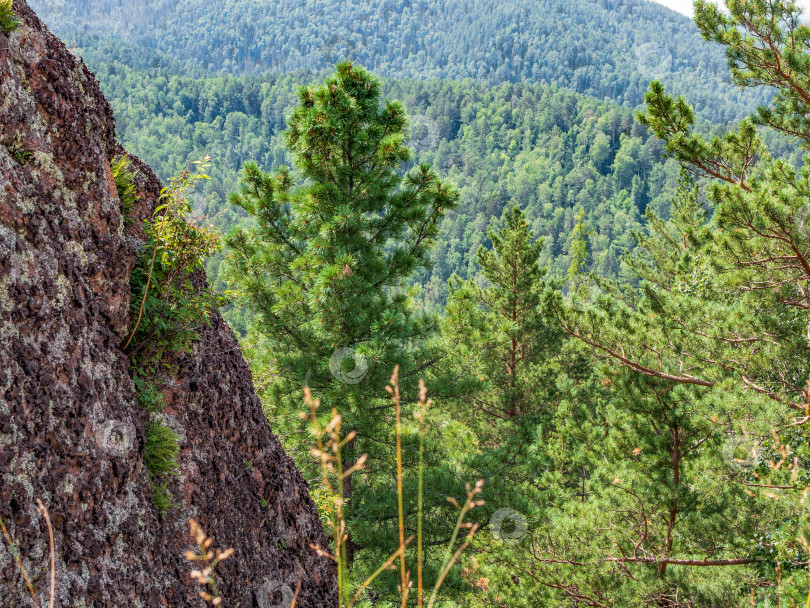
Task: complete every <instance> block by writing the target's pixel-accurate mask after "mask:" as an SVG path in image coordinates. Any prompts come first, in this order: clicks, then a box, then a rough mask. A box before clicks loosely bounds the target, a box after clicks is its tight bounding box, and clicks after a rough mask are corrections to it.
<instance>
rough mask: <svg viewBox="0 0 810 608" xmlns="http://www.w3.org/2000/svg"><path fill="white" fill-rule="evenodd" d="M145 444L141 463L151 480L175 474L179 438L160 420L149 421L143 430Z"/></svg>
mask: <svg viewBox="0 0 810 608" xmlns="http://www.w3.org/2000/svg"><path fill="white" fill-rule="evenodd" d="M145 433H146V442H145V445H144V450H143V461H144V464H145V465H146V470H147V471H149V474H150V475H151V476H152V477H153V478H160V477H162V476H164V475H170V474H171V475H176V474H177V455H178V454H179V453H180V445H179V443H178V441H179V437H178V436H177V433H175V432H174V431H173V430H172V429H170V428H169V427H167V426H166V425H165V424H163V422H161V421H160V420H157V419H154V420H151V421H150V422H149V423H148V424H147V425H146V428H145Z"/></svg>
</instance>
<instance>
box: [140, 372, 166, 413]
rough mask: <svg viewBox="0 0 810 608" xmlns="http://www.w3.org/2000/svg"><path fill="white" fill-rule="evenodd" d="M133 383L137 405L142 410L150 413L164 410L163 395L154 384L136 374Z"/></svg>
mask: <svg viewBox="0 0 810 608" xmlns="http://www.w3.org/2000/svg"><path fill="white" fill-rule="evenodd" d="M133 382H134V383H135V390H136V395H137V398H138V405H140V406H141V407H142V408H143V409H145V410H147V411H148V412H150V413H158V412H162V411H163V410H164V409H165V408H166V402H165V401H164V399H163V394H162V393H161V392H160V389H158V387H157V386H156V385H155V384H154V383H152V382H150V381H149V380H146V379H144V378H142V377H141V376H140V375H137V374H136V375H135V376H134V377H133Z"/></svg>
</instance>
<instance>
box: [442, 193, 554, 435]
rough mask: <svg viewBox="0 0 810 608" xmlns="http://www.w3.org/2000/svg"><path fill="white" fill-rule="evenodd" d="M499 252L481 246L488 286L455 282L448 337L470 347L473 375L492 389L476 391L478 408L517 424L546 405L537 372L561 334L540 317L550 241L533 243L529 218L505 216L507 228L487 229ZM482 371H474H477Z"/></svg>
mask: <svg viewBox="0 0 810 608" xmlns="http://www.w3.org/2000/svg"><path fill="white" fill-rule="evenodd" d="M487 236H488V237H489V240H490V241H491V242H492V249H491V250H490V249H487V248H485V247H480V248H479V250H478V266H479V267H480V271H481V276H482V277H483V279H485V282H486V285H485V286H481V285H479V284H477V283H476V282H475V281H463V282H462V281H461V280H460V279H459V278H458V277H453V278H452V279H451V281H450V285H449V287H450V299H449V302H448V306H447V314H446V319H445V327H444V331H445V334H446V336H447V338H448V339H449V340H450V341H451V342H452V341H455V342H458V343H459V344H461V345H463V346H462V348H463V349H464V350H466V351H467V355H465V356H463V357H460V358H459V359H460V360H462V361H465V362H466V363H467V367H468V372H472V373H473V374H474V375H476V376H478V377H480V378H483V379H484V380H485V383H486V384H487V385H488V386H489V389H484V390H483V391H482V390H480V387H478V390H476V391H475V393H476V394H474V395H472V397H471V399H472V404H473V406H474V408H475V409H477V410H478V411H479V413H480V414H483V415H484V416H486V417H488V418H499V419H505V420H508V419H514V418H519V417H521V416H523V415H525V414H528V413H529V412H530V409H531V407H532V404H535V403H537V402H538V401H540V400H541V399H540V395H539V394H538V392H537V391H538V386H537V385H538V383H541V384H542V382H543V379H542V378H539V377H538V375H537V374H535V373H533V371H532V367H533V366H534V365H536V364H537V363H538V361H540V360H541V359H542V355H543V354H544V353H546V352H548V351H549V350H550V349H551V347H552V345H553V344H554V343H555V340H557V339H558V338H559V332H557V331H556V330H555V329H551V328H550V326H547V325H546V324H545V323H544V321H543V318H542V316H541V314H540V311H539V304H540V295H541V293H542V291H543V288H544V285H545V283H544V277H545V274H546V271H545V269H544V268H541V267H540V265H539V263H538V258H539V256H540V252H541V250H542V247H543V241H542V240H537V241H534V240H533V235H532V232H531V230H529V225H528V223H527V222H526V219H525V216H524V215H523V212H522V211H521V210H520V209H518V208H517V207H516V208H514V209H507V210H505V211H504V213H503V216H502V218H501V220H500V225H499V226H497V228H496V224H495V223H493V224H492V225H490V226H489V227H488V228H487ZM473 369H474V371H473Z"/></svg>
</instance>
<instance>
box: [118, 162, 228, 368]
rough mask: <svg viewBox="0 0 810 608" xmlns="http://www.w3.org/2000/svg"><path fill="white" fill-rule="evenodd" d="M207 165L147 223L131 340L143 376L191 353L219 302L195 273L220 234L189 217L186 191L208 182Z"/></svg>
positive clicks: (173, 189)
mask: <svg viewBox="0 0 810 608" xmlns="http://www.w3.org/2000/svg"><path fill="white" fill-rule="evenodd" d="M205 167H206V165H205V164H204V162H203V163H198V168H197V171H196V173H193V174H192V173H191V172H190V171H184V172H182V173H180V174H179V175H178V176H177V177H176V178H174V179H173V180H172V182H171V184H170V185H169V186H167V187H166V188H164V189H163V191H162V193H161V198H160V202H161V204H160V205H159V206H158V207H157V209H155V212H154V216H153V218H152V219H151V220H148V221H146V222H145V224H144V232H145V234H146V237H147V240H146V246H145V248H144V250H143V253H142V254H141V260H140V263H139V264H138V265H137V266H136V267H135V269H134V270H133V272H132V276H131V279H130V281H131V285H132V314H133V319H134V326H133V329H132V333H131V335H130V337H129V340H128V341H127V344H126V347H129V351H128V352H129V353H130V356H131V358H132V361H133V367H134V368H135V369H138V370H141V373H145V372H146V370H154V369H156V368H157V367H159V366H161V365H164V366H165V365H168V363H167V361H166V359H167V355H168V354H169V353H172V352H178V351H188V350H189V349H190V348H191V344H192V342H193V341H194V340H196V339H198V336H199V334H198V330H199V327H200V326H201V325H203V324H204V323H206V322H207V320H208V316H209V314H210V312H211V310H213V309H214V308H215V307H216V305H217V304H218V303H219V298H218V297H217V296H216V295H215V294H214V293H213V291H212V290H211V289H210V287H209V286H208V285H205V284H203V285H200V281H199V280H198V281H197V283H196V284H195V273H196V272H199V271H200V270H201V269H202V264H203V262H204V260H205V259H206V257H207V256H209V255H211V254H213V253H215V252H216V251H217V250H218V249H219V235H218V233H217V232H216V230H214V229H212V228H210V227H207V226H200V225H198V223H196V222H195V221H194V220H192V219H191V218H189V214H190V213H191V205H190V203H189V202H188V198H187V195H188V192H189V191H190V190H191V189H192V188H193V187H194V184H195V182H196V181H198V180H200V179H205V178H206V175H205V173H204V171H205Z"/></svg>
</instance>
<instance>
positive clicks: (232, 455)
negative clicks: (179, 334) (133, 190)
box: [0, 0, 337, 608]
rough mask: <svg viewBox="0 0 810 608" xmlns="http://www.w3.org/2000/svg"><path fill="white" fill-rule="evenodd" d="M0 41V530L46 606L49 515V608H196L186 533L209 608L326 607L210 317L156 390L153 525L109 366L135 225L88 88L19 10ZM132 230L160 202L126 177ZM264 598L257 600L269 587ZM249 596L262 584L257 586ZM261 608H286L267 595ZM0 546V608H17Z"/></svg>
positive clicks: (296, 503)
mask: <svg viewBox="0 0 810 608" xmlns="http://www.w3.org/2000/svg"><path fill="white" fill-rule="evenodd" d="M15 10H16V11H17V12H18V13H19V15H20V17H21V19H22V21H23V23H22V24H21V26H20V27H19V28H18V29H16V30H15V31H13V32H12V33H10V34H9V35H5V34H2V33H0V517H2V519H3V520H4V522H5V524H6V525H7V527H8V529H9V532H10V533H11V535H12V536H13V538H14V540H15V543H16V545H17V547H18V548H19V551H20V553H21V555H22V557H23V563H24V564H25V566H26V568H27V570H28V572H29V574H30V575H31V577H32V579H33V580H34V581H35V586H36V587H37V589H38V590H39V591H40V601H41V602H42V604H43V605H47V604H46V602H45V597H46V592H47V587H48V585H47V574H48V541H47V538H48V536H47V530H46V528H45V525H44V522H43V520H42V518H41V517H40V515H39V514H38V513H37V511H36V505H35V501H36V499H38V498H39V499H42V500H43V502H44V503H45V504H46V505H47V507H48V509H49V511H50V514H51V517H52V519H53V523H54V529H55V535H56V558H57V559H56V588H57V593H56V606H59V607H68V606H70V607H85V606H93V607H123V606H128V607H129V606H132V607H136V606H143V607H151V606H171V607H181V606H202V605H203V603H202V600H200V599H199V598H198V597H197V592H198V588H197V587H196V586H195V585H196V584H195V583H193V582H192V581H191V580H190V579H189V576H188V574H189V571H190V570H191V567H190V566H189V564H188V563H187V562H186V561H185V559H184V558H183V552H184V551H185V550H187V549H192V548H193V546H192V544H191V542H190V540H189V537H188V519H189V517H195V518H197V519H198V520H199V521H200V523H201V524H202V525H203V526H204V527H205V529H206V530H207V531H208V532H209V533H210V534H211V535H212V536H214V538H215V540H216V546H220V547H233V548H234V550H235V554H234V556H233V557H232V558H231V559H229V560H227V561H226V562H225V563H224V564H223V565H222V566H221V567H220V568H219V582H220V590H221V592H222V596H223V599H224V603H223V605H224V606H228V607H243V608H247V607H252V606H272V605H274V602H273V601H271V600H269V599H268V600H264V601H262V600H260V599H259V597H258V595H257V593H258V592H259V591H260V589H261V588H262V587H263V586H264V585H265V583H266V582H268V581H271V582H272V581H275V582H276V584H275V586H279V585H281V584H286V585H288V586H289V587H291V588H292V589H295V586H296V584H297V582H298V580H299V575H300V578H301V581H302V588H301V593H300V596H299V599H298V602H297V606H299V607H301V608H308V607H318V608H324V607H328V606H334V605H335V604H336V599H337V592H336V584H335V574H334V569H333V567H332V565H331V564H330V563H329V561H328V560H327V559H326V558H323V557H319V556H318V555H317V554H316V552H315V551H313V549H312V548H311V545H312V544H315V545H319V546H325V545H326V543H327V540H326V538H325V536H324V534H323V531H322V529H321V526H320V523H319V520H318V516H317V512H316V510H315V507H314V505H313V503H312V501H311V500H310V498H309V494H308V488H307V485H306V483H305V482H304V480H303V479H302V477H301V475H300V473H299V472H298V471H297V470H296V469H295V467H294V465H293V463H292V461H291V460H290V458H289V457H288V456H287V455H286V454H285V453H284V451H283V449H282V448H281V445H280V444H279V441H278V439H277V438H276V437H275V436H274V435H273V434H272V432H271V430H270V428H269V426H268V423H267V421H266V419H265V417H264V415H263V413H262V407H261V404H260V402H259V400H258V398H257V397H256V394H255V392H254V390H253V386H252V382H251V376H250V371H249V369H248V367H247V365H246V364H245V361H244V360H243V358H242V356H241V354H240V351H239V346H238V344H237V342H236V339H235V338H234V336H233V334H232V332H231V330H230V329H229V328H228V326H227V325H226V324H225V322H224V321H223V320H222V318H221V317H219V316H218V315H215V316H214V317H213V319H212V321H211V323H210V326H208V327H206V328H204V329H203V330H202V331H201V340H199V341H198V342H197V343H195V345H194V349H193V350H194V352H193V353H191V354H183V355H178V356H177V363H178V365H179V368H178V369H179V372H178V373H176V374H174V375H173V376H172V377H170V378H165V379H164V381H163V383H162V385H163V388H164V394H165V396H166V401H167V403H168V408H167V409H166V411H165V412H164V414H163V415H164V418H165V422H166V423H167V424H168V426H170V427H172V428H173V429H174V430H175V431H176V432H177V433H178V434H179V435H180V437H181V454H180V457H179V462H180V468H181V471H180V475H179V476H178V477H177V478H176V479H173V480H172V481H171V482H170V489H171V490H172V493H173V494H174V496H175V499H176V500H177V502H178V503H180V506H178V507H176V508H174V509H172V510H170V512H169V513H168V514H167V515H166V516H165V517H164V518H162V519H161V518H160V517H159V516H158V513H157V511H156V509H155V507H154V505H153V501H152V496H151V488H150V484H149V481H148V478H147V473H146V470H145V467H144V465H143V458H142V456H143V443H144V434H143V421H144V413H143V411H142V410H141V409H140V407H139V406H138V404H137V402H136V399H135V390H134V386H133V383H132V380H131V378H130V375H129V361H128V358H127V356H126V355H125V353H124V352H123V351H122V349H121V343H122V341H123V340H124V338H125V337H126V333H127V328H128V327H129V325H130V306H129V302H130V286H129V276H130V273H131V271H132V268H133V266H134V265H135V263H136V259H137V255H138V250H139V247H140V239H139V229H138V224H139V222H137V221H136V222H135V223H134V224H133V225H132V227H131V228H126V227H125V225H124V221H123V217H122V208H121V202H120V200H119V198H118V195H117V193H116V190H115V185H114V183H113V180H112V174H111V172H110V165H109V161H110V159H111V158H113V157H114V156H115V155H116V153H118V152H119V149H118V146H117V144H116V141H115V129H114V121H113V117H112V113H111V111H110V107H109V105H108V104H107V102H106V100H105V99H104V97H103V96H102V94H101V92H100V89H99V86H98V84H97V82H96V80H95V78H94V77H93V75H92V74H91V73H90V72H89V71H88V70H87V69H86V68H85V67H84V65H83V64H82V63H81V61H80V60H78V59H77V58H75V57H74V56H73V55H72V54H71V53H70V52H68V51H67V49H66V48H65V47H64V46H63V45H62V43H61V42H59V41H58V40H57V39H56V38H55V37H54V36H53V35H52V34H51V33H50V32H49V31H48V30H47V28H46V27H45V26H43V25H42V24H41V23H40V21H39V20H38V19H37V17H36V16H35V15H34V14H33V12H32V11H31V10H30V9H29V8H28V6H27V5H26V4H25V2H23V1H22V0H16V1H15ZM139 168H140V174H141V175H140V178H139V180H138V186H139V189H140V195H141V198H140V202H139V206H138V208H137V209H136V216H138V217H139V218H141V219H142V218H144V217H146V216H147V215H148V214H150V213H151V209H152V208H154V206H155V202H156V200H157V196H158V193H159V190H160V185H159V183H158V182H157V180H156V179H155V177H154V175H153V174H152V172H151V171H150V170H149V169H148V167H145V166H143V165H139ZM271 584H272V583H271ZM265 588H266V587H265ZM277 597H278V599H276V601H275V605H279V606H281V605H284V603H283V600H282V599H281V596H280V595H278V596H277ZM31 605H33V603H32V602H31V600H30V598H29V596H28V594H27V591H26V588H25V585H24V583H23V580H22V578H21V576H20V573H19V569H18V568H17V565H16V563H15V561H14V559H13V557H12V554H11V553H10V551H9V548H8V546H7V545H6V544H5V542H4V541H2V540H0V607H14V608H17V607H20V606H31Z"/></svg>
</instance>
